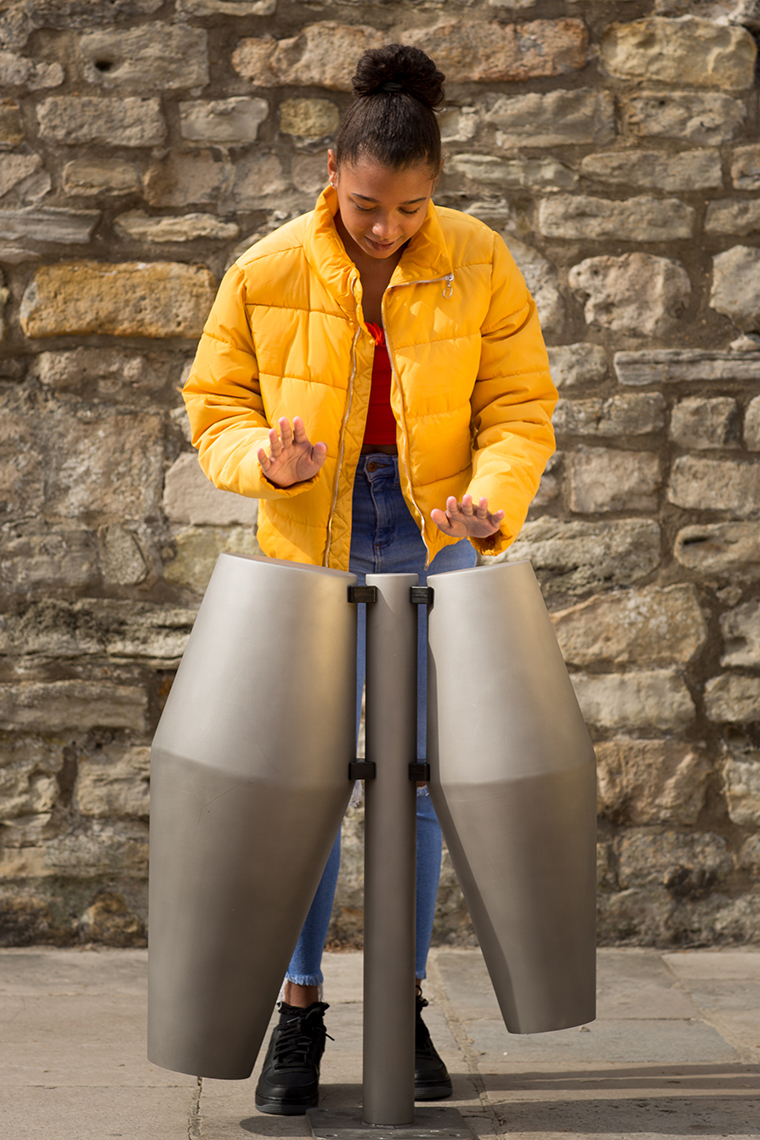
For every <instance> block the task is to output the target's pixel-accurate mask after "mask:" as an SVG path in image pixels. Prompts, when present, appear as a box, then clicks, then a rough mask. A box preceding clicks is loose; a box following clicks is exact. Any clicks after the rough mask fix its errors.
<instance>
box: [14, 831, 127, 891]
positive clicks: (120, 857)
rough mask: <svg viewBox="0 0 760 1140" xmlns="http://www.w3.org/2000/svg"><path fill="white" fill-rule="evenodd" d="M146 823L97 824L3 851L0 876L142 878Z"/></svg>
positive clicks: (17, 877) (15, 877)
mask: <svg viewBox="0 0 760 1140" xmlns="http://www.w3.org/2000/svg"><path fill="white" fill-rule="evenodd" d="M147 873H148V829H147V825H146V824H141V823H137V822H134V823H132V824H123V823H122V824H120V825H119V824H116V825H114V824H110V825H108V824H102V825H100V826H98V825H97V824H96V825H95V827H94V828H93V830H92V831H88V832H85V833H79V834H74V835H60V836H56V838H54V839H51V840H49V841H48V842H47V843H46V844H45V845H44V846H43V847H26V848H22V849H21V850H18V851H10V850H6V851H5V852H4V854H3V855H2V856H0V879H20V878H26V877H29V878H46V877H49V876H56V877H64V878H76V879H100V878H102V877H103V876H105V875H108V876H110V875H118V876H119V877H122V876H123V877H125V878H133V877H136V878H140V879H144V878H146V876H147Z"/></svg>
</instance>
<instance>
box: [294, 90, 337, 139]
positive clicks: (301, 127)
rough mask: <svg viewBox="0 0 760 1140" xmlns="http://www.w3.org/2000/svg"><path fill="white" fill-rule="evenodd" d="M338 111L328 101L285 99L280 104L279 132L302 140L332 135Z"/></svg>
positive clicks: (335, 127)
mask: <svg viewBox="0 0 760 1140" xmlns="http://www.w3.org/2000/svg"><path fill="white" fill-rule="evenodd" d="M339 121H340V111H339V110H338V108H337V106H336V105H335V103H332V102H331V101H330V100H329V99H286V100H285V102H284V103H281V104H280V130H281V131H282V132H283V133H284V134H286V135H296V136H297V137H298V138H302V139H321V138H324V136H325V135H334V134H335V131H336V130H337V128H338V122H339Z"/></svg>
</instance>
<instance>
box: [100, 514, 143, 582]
mask: <svg viewBox="0 0 760 1140" xmlns="http://www.w3.org/2000/svg"><path fill="white" fill-rule="evenodd" d="M100 568H101V570H102V573H103V581H104V582H105V583H106V585H108V586H137V585H139V584H140V582H143V581H145V579H146V578H147V576H148V565H147V563H146V561H145V557H144V556H143V552H142V550H141V548H140V543H139V542H138V541H137V538H136V537H135V535H134V534H133V533H132V531H131V530H128V529H127V528H126V527H123V526H119V525H118V524H116V523H113V524H112V525H111V526H107V527H105V528H104V531H103V534H102V538H101V554H100Z"/></svg>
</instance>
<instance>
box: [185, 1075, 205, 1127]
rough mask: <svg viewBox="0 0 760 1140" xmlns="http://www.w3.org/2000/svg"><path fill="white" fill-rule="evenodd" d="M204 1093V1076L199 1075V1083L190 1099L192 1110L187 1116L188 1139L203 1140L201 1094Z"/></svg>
mask: <svg viewBox="0 0 760 1140" xmlns="http://www.w3.org/2000/svg"><path fill="white" fill-rule="evenodd" d="M202 1093H203V1077H198V1083H197V1085H196V1086H195V1088H194V1089H193V1096H192V1099H191V1101H190V1112H189V1113H188V1117H187V1140H202V1137H201V1095H202Z"/></svg>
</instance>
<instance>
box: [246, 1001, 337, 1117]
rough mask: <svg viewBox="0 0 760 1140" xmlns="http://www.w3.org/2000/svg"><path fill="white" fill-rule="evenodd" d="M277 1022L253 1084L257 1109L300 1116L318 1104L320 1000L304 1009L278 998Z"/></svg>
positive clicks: (322, 1031) (322, 1006) (321, 1045)
mask: <svg viewBox="0 0 760 1140" xmlns="http://www.w3.org/2000/svg"><path fill="white" fill-rule="evenodd" d="M277 1008H278V1009H279V1011H280V1023H279V1025H275V1027H274V1029H273V1030H272V1037H271V1039H270V1041H269V1048H268V1049H267V1055H266V1059H265V1061H264V1068H263V1069H262V1070H261V1076H260V1077H259V1083H258V1084H257V1086H256V1107H257V1108H258V1110H259V1112H269V1113H272V1114H273V1115H274V1116H303V1114H304V1113H305V1112H306V1109H307V1108H314V1107H315V1106H316V1105H317V1104H318V1103H319V1062H320V1061H321V1059H322V1054H323V1053H324V1051H325V1038H326V1037H327V1033H326V1031H325V1026H324V1022H323V1020H322V1016H323V1014H324V1012H325V1010H326V1009H329V1008H330V1007H329V1006H328V1005H325V1003H324V1002H323V1001H315V1002H312V1003H311V1005H310V1006H308V1007H307V1008H306V1009H299V1008H298V1007H297V1006H294V1005H288V1004H287V1003H286V1002H284V1001H281V1002H280V1004H279V1005H278V1007H277Z"/></svg>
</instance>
